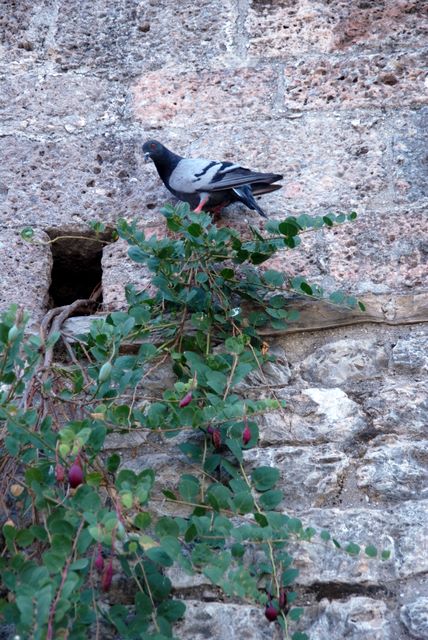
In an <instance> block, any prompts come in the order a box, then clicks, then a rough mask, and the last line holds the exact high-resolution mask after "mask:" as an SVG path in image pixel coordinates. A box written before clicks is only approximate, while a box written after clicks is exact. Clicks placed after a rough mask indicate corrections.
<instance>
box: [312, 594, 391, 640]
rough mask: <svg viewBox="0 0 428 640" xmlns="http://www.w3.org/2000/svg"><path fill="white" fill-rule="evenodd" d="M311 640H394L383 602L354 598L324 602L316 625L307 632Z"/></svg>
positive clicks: (326, 600)
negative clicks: (347, 638) (345, 639)
mask: <svg viewBox="0 0 428 640" xmlns="http://www.w3.org/2000/svg"><path fill="white" fill-rule="evenodd" d="M305 630H306V631H307V633H308V635H309V637H310V638H311V640H327V638H328V640H343V638H346V637H349V638H352V640H369V639H370V640H389V639H390V638H391V639H392V638H393V637H394V635H393V633H392V629H391V628H390V625H389V621H388V609H387V606H386V604H385V602H383V601H382V600H375V599H374V598H366V597H363V596H355V597H352V598H349V600H333V601H330V600H328V599H327V598H324V599H323V600H321V602H320V603H319V606H318V611H317V616H316V621H315V622H314V623H313V624H312V625H311V626H310V627H307V628H306V629H305Z"/></svg>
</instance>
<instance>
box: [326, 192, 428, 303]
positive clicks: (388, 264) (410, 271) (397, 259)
mask: <svg viewBox="0 0 428 640" xmlns="http://www.w3.org/2000/svg"><path fill="white" fill-rule="evenodd" d="M427 234H428V216H427V215H426V207H425V206H424V205H423V204H421V205H420V206H416V207H415V206H414V207H412V208H410V207H400V208H395V209H394V208H391V209H389V210H388V211H386V210H382V209H381V210H379V209H376V210H375V211H374V210H368V211H366V212H363V213H362V214H361V216H360V217H359V218H357V220H356V221H355V223H353V224H352V225H343V226H341V227H337V228H336V229H332V230H326V231H324V236H325V242H326V243H327V248H326V254H327V256H328V258H327V264H328V268H329V274H330V275H331V276H332V277H333V278H334V279H335V280H336V282H337V283H340V282H346V283H347V284H348V286H349V285H351V287H352V289H353V290H354V291H355V292H357V293H361V294H363V293H365V292H368V293H375V292H376V293H384V292H387V291H403V290H404V291H406V290H409V288H411V289H412V290H413V291H414V290H417V289H421V290H424V289H425V288H426V282H427V278H428V260H427V255H426V254H427V247H426V237H427Z"/></svg>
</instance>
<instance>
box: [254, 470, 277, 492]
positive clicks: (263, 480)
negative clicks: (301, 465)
mask: <svg viewBox="0 0 428 640" xmlns="http://www.w3.org/2000/svg"><path fill="white" fill-rule="evenodd" d="M251 479H252V481H253V483H254V486H255V488H256V489H257V491H267V490H268V489H271V488H272V487H273V486H275V484H276V483H277V482H278V480H279V471H278V469H276V468H274V467H259V468H258V469H255V470H254V471H253V473H252V474H251Z"/></svg>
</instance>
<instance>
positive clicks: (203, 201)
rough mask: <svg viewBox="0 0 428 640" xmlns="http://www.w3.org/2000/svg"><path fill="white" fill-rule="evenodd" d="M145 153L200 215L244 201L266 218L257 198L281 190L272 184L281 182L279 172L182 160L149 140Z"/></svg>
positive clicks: (172, 188)
mask: <svg viewBox="0 0 428 640" xmlns="http://www.w3.org/2000/svg"><path fill="white" fill-rule="evenodd" d="M143 152H144V158H145V160H146V162H147V161H149V160H153V162H154V163H155V167H156V169H157V172H158V174H159V176H160V178H161V180H162V181H163V183H164V185H165V186H166V188H167V189H168V190H169V191H170V192H171V193H172V194H173V195H174V196H176V197H177V198H178V199H179V200H182V201H183V202H188V203H189V204H190V206H191V207H192V209H193V210H194V211H196V212H197V213H200V212H201V211H203V210H206V211H212V212H214V213H218V212H219V211H221V209H223V207H226V206H227V205H229V204H231V203H232V202H242V203H243V204H244V205H245V206H246V207H248V208H249V209H252V210H253V211H257V212H258V213H259V214H260V215H261V216H263V217H264V218H267V215H266V213H265V212H264V211H263V209H261V207H259V205H258V204H257V202H256V200H255V197H254V196H259V195H261V194H262V193H269V192H270V191H276V189H281V187H282V185H280V184H272V183H273V182H277V181H278V180H281V179H282V175H280V174H278V173H259V172H257V171H251V170H250V169H246V168H245V167H242V166H241V165H240V164H234V163H233V162H217V161H216V160H207V159H205V158H182V157H181V156H179V155H177V154H176V153H173V152H172V151H170V150H169V149H167V148H166V147H165V146H164V145H163V144H161V143H160V142H158V141H157V140H147V142H145V143H144V145H143Z"/></svg>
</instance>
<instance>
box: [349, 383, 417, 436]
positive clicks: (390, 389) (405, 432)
mask: <svg viewBox="0 0 428 640" xmlns="http://www.w3.org/2000/svg"><path fill="white" fill-rule="evenodd" d="M362 406H363V410H364V412H365V413H366V414H367V415H368V417H369V418H370V422H371V424H372V426H373V428H374V429H375V430H376V431H375V433H376V432H377V433H385V434H387V433H396V434H399V435H401V436H405V437H406V436H410V437H413V438H416V439H421V438H424V437H427V434H428V384H427V383H426V382H425V381H422V382H418V381H415V380H409V381H404V382H401V381H400V382H397V381H396V380H394V379H393V380H387V381H386V382H385V384H383V385H381V386H380V387H378V388H377V389H376V390H373V392H371V393H367V395H366V396H365V397H364V398H363V400H362Z"/></svg>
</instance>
